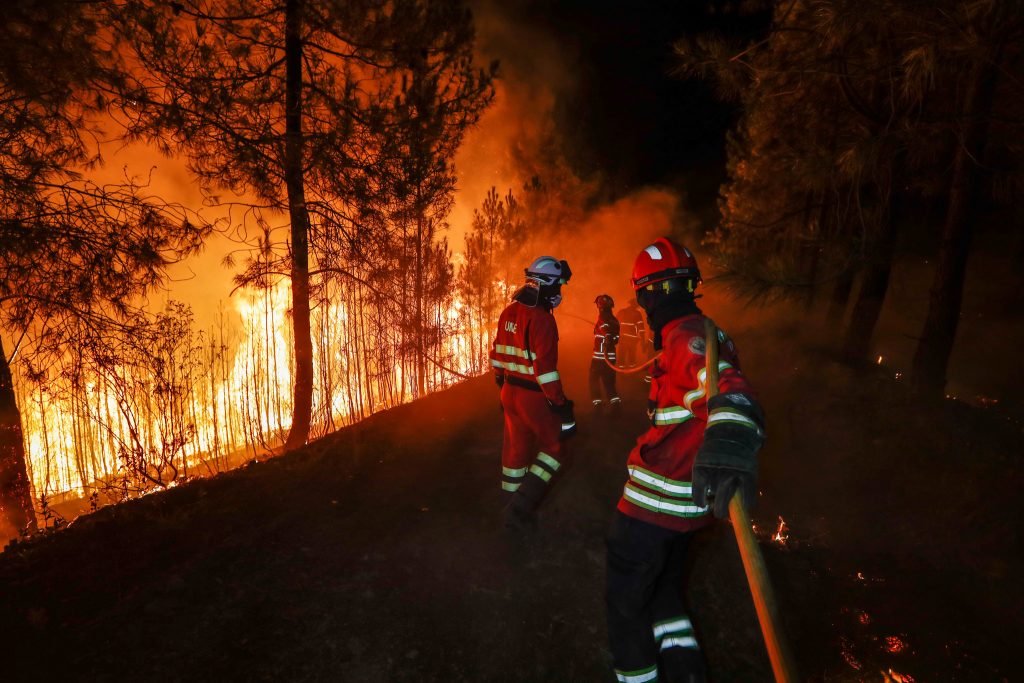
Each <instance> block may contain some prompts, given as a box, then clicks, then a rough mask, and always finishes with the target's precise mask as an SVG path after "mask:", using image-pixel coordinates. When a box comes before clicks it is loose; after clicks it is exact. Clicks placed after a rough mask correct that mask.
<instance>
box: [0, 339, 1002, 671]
mask: <svg viewBox="0 0 1024 683" xmlns="http://www.w3.org/2000/svg"><path fill="white" fill-rule="evenodd" d="M734 336H736V335H734ZM738 338H739V339H740V343H741V348H743V349H746V348H748V344H745V343H744V342H745V341H749V342H750V343H749V348H751V349H758V350H755V351H753V352H752V353H747V354H746V358H745V359H746V361H747V368H748V373H749V374H751V375H752V376H753V377H754V378H755V381H757V382H758V385H759V386H760V388H761V390H762V393H763V394H764V397H765V402H766V404H767V407H768V414H769V420H770V422H769V425H770V433H771V436H770V441H769V445H768V446H767V447H766V449H765V453H764V456H763V463H764V466H763V476H762V489H763V491H764V497H763V498H762V501H761V505H760V507H759V509H758V513H757V521H758V523H759V524H760V525H761V526H762V528H763V529H765V528H767V527H769V526H772V527H774V523H775V520H776V518H777V516H778V515H779V514H782V515H784V516H785V517H786V519H787V521H788V522H789V523H790V525H791V526H792V527H793V537H791V541H790V544H789V547H787V548H780V547H777V546H775V545H771V544H769V545H767V546H766V548H765V550H766V552H767V555H768V563H769V568H770V570H771V571H772V573H773V575H774V576H775V579H776V582H777V585H778V588H779V592H780V600H781V602H782V603H783V606H784V608H785V609H786V613H787V628H788V629H789V631H790V633H791V634H792V635H793V639H794V648H795V649H796V651H797V653H798V656H799V659H800V662H801V668H802V670H803V671H804V672H805V674H806V675H807V677H808V679H809V680H829V681H856V680H881V673H880V672H881V671H882V670H885V669H889V668H892V669H893V670H894V671H902V673H904V674H912V675H914V676H916V680H918V681H925V680H929V681H930V680H1001V679H1002V678H1003V677H1007V678H1009V677H1010V675H1011V668H1010V667H1011V666H1012V664H1011V663H1010V658H1009V656H1008V655H1006V654H1005V653H1004V654H1003V655H1000V653H1001V652H1002V651H1003V650H1002V648H1003V647H1004V646H1005V644H1007V643H1012V642H1015V641H1014V640H1013V639H1012V638H1013V637H1014V633H1013V630H1012V629H1013V628H1014V626H1015V622H1014V620H1013V615H1014V613H1015V611H1014V610H1015V609H1016V608H1017V607H1019V604H1020V603H1019V602H1017V603H1013V600H1017V599H1019V593H1017V594H1014V593H1012V592H1011V591H1009V589H1008V586H1009V585H1010V584H1011V583H1012V582H1011V581H1010V579H1011V578H1012V576H1014V574H1013V572H1014V571H1015V569H1016V567H1017V565H1015V564H1014V563H1013V562H1014V560H1013V555H1012V554H1011V553H1010V552H1009V550H1008V549H1007V548H1005V547H1003V548H1000V547H998V546H997V545H993V540H992V539H991V538H990V537H989V534H988V533H979V534H977V538H973V539H972V540H971V542H970V543H969V544H967V545H968V546H969V547H967V548H963V549H962V552H961V551H958V552H957V553H956V555H955V557H951V556H950V553H949V548H959V547H961V546H962V545H964V544H963V543H962V542H958V541H957V539H956V538H954V537H950V534H955V533H959V530H958V529H950V528H948V525H949V522H948V515H945V514H942V513H939V514H935V513H934V512H933V511H934V507H935V505H934V503H935V499H934V496H932V497H929V496H928V495H926V493H927V491H928V490H929V489H930V488H933V487H934V486H935V485H937V483H938V482H941V481H942V480H943V478H944V477H947V476H950V472H952V471H959V470H958V468H959V464H958V463H957V461H956V460H955V459H954V454H953V453H950V454H949V458H950V461H949V462H948V463H947V465H945V466H943V467H932V468H931V469H930V470H928V472H929V474H928V476H927V477H921V476H920V475H919V474H917V473H916V470H914V469H913V468H912V467H911V464H912V463H913V462H914V461H915V458H916V459H918V460H920V459H927V458H931V459H935V457H936V453H935V452H934V447H935V442H937V441H941V440H942V438H945V439H946V440H947V441H950V439H954V441H952V442H951V443H955V439H956V438H960V437H961V436H962V435H957V434H954V435H952V436H950V435H949V434H945V435H933V436H932V437H930V439H931V440H930V441H928V442H927V443H924V444H922V449H921V455H920V456H915V458H909V459H904V460H905V462H904V464H903V465H902V466H901V467H900V468H895V469H892V471H891V472H890V475H891V479H890V480H886V481H884V482H883V483H881V484H878V482H879V481H881V480H880V479H874V478H873V477H874V476H875V475H879V476H881V474H882V473H883V472H884V471H885V465H886V463H887V462H890V460H889V458H890V457H891V454H892V453H893V452H895V451H897V450H899V449H900V448H903V447H904V446H905V443H904V442H903V441H902V440H903V439H909V438H912V436H913V435H917V436H918V437H919V436H920V434H922V433H923V430H925V429H931V428H932V427H933V426H934V424H935V422H934V421H928V420H927V419H925V418H924V417H922V418H921V419H922V420H923V421H924V425H923V426H921V425H918V426H916V427H915V428H914V429H911V430H910V431H909V432H908V434H909V435H910V436H908V435H907V434H903V433H902V432H900V431H899V424H900V423H899V422H898V421H897V420H895V417H894V419H893V420H892V423H891V424H887V425H884V429H885V430H887V431H882V432H881V436H878V433H879V432H878V430H877V429H872V430H864V429H859V428H858V425H860V424H862V423H863V422H864V421H871V420H874V421H875V422H877V421H878V419H879V416H878V415H879V413H880V412H881V413H885V414H888V413H892V415H893V416H895V415H896V414H897V410H896V409H895V408H893V405H896V406H897V407H898V406H899V405H903V404H900V401H902V400H903V399H901V398H899V397H896V398H892V399H890V400H891V401H895V402H896V403H895V404H885V405H881V404H878V402H877V401H874V399H873V398H872V397H874V396H877V394H878V392H882V393H884V391H883V387H881V385H880V384H879V386H875V385H873V384H872V382H875V383H880V382H882V380H880V379H877V378H876V379H872V380H869V381H862V380H861V378H858V377H857V376H855V375H853V374H852V373H850V372H849V371H846V370H844V369H842V368H840V367H839V366H835V365H834V364H831V365H830V364H829V363H828V362H827V361H826V360H822V359H819V361H820V367H816V368H815V369H813V370H810V369H809V368H805V369H803V370H801V369H800V367H799V366H800V365H801V364H803V365H806V364H807V363H806V362H805V361H806V356H805V355H802V354H801V353H800V352H798V350H797V349H796V348H795V347H794V348H791V349H788V350H787V349H785V348H782V349H780V348H779V347H778V346H777V345H770V344H769V343H767V342H768V341H770V338H762V339H757V338H754V337H753V336H751V338H750V339H749V340H744V339H743V337H742V336H739V337H738ZM569 346H571V347H572V348H574V349H575V350H576V351H577V352H578V353H572V354H568V353H564V354H563V356H570V355H571V358H570V359H569V360H567V361H564V362H563V366H564V367H563V372H564V373H565V374H566V375H567V385H568V386H569V387H570V389H571V393H572V395H573V396H574V397H575V398H576V399H577V400H578V402H579V405H581V406H584V405H585V404H586V397H585V391H584V388H585V386H586V385H585V376H584V370H585V366H584V364H583V363H584V362H585V359H586V355H585V352H583V351H581V348H582V347H580V345H579V344H578V343H576V342H570V343H569ZM574 358H575V359H579V360H577V361H574V360H573V359H574ZM790 366H793V367H794V368H795V369H793V370H789V367H790ZM821 368H831V369H828V370H822V369H821ZM815 379H818V380H819V388H818V389H814V390H813V391H808V390H807V389H802V390H801V391H800V392H796V389H795V388H796V387H806V386H808V385H809V383H810V382H813V381H814V380H815ZM622 387H623V389H624V394H625V396H626V408H627V410H626V411H625V413H626V414H625V416H624V417H622V418H620V419H618V420H612V419H609V418H608V417H606V416H603V415H595V414H593V413H591V412H589V411H588V410H583V411H581V415H580V435H579V436H578V437H577V438H576V439H575V440H574V441H573V442H572V449H573V453H574V463H573V465H572V467H571V469H570V470H569V471H568V473H567V475H566V476H565V478H564V480H563V481H562V482H561V483H560V484H559V486H558V487H557V488H556V490H555V494H554V495H553V496H552V497H551V499H550V500H549V501H548V502H547V504H546V507H545V510H544V513H543V518H542V527H541V531H540V533H539V534H538V535H537V537H536V538H535V539H533V540H532V541H530V542H529V543H520V542H515V541H510V540H509V539H508V538H507V537H506V536H505V535H504V534H503V533H502V530H501V526H500V517H499V513H498V501H499V493H498V471H499V461H498V454H499V448H500V438H501V415H500V411H499V407H498V403H497V397H496V391H495V388H494V386H493V383H492V382H491V381H490V380H489V379H487V378H483V379H479V380H473V381H470V382H466V383H464V384H462V385H460V386H457V387H455V388H453V389H451V390H449V391H446V392H442V393H440V394H437V395H434V396H431V397H428V398H426V399H424V400H422V401H417V402H416V403H414V404H410V405H407V406H402V407H400V408H397V409H395V410H392V411H388V412H387V413H384V414H380V415H377V416H375V417H373V418H372V419H370V420H367V421H366V422H364V423H362V424H360V425H358V426H356V427H354V428H351V429H347V430H344V431H343V432H340V433H338V434H336V435H333V436H331V437H328V438H325V439H322V440H320V441H318V442H316V443H314V444H311V445H310V446H309V447H307V448H306V449H304V450H303V451H302V452H299V453H295V454H292V455H289V456H286V457H282V458H278V459H276V460H273V461H268V462H265V463H261V464H258V465H254V466H251V467H248V468H245V469H242V470H239V471H236V472H233V473H229V474H227V475H222V476H220V477H217V478H215V479H212V480H204V481H198V482H194V483H191V484H189V485H186V486H182V487H179V488H176V489H173V490H170V491H168V492H166V493H163V494H159V495H152V496H148V497H146V498H144V499H142V500H138V501H134V502H132V503H129V504H126V505H122V506H119V507H116V508H106V509H104V510H101V511H100V512H98V513H97V514H94V515H91V516H90V517H88V518H83V519H82V520H80V521H79V522H77V523H76V524H74V525H73V526H72V527H71V528H70V529H68V530H66V531H64V532H61V533H57V534H54V535H52V536H50V537H48V538H43V539H40V540H38V541H36V542H33V543H31V544H28V545H24V546H22V547H20V548H17V549H14V550H11V551H8V552H6V553H4V554H3V555H2V556H0V631H2V632H3V633H4V634H5V636H6V643H5V645H6V646H7V647H9V648H10V650H9V652H12V653H14V659H13V661H14V666H15V671H14V676H13V677H12V678H8V677H7V676H6V675H5V676H3V678H4V680H59V679H61V678H64V679H66V680H87V681H108V680H109V681H122V680H145V681H176V680H189V681H195V680H211V681H212V680H218V681H220V680H273V681H279V680H289V681H291V680H308V681H319V680H324V681H327V680H330V681H353V682H374V681H467V682H469V681H524V682H525V681H611V680H613V677H612V676H611V674H610V673H609V664H608V655H607V652H606V644H605V640H606V636H605V626H604V614H603V599H602V592H603V588H602V584H603V574H604V569H603V562H604V548H603V533H604V528H605V526H606V524H607V520H608V516H609V514H610V512H611V510H612V508H613V507H614V504H615V501H616V499H617V497H618V494H619V491H620V490H621V485H622V481H623V479H624V476H625V475H624V471H623V462H624V458H625V455H626V452H627V450H628V448H629V446H630V444H631V442H632V439H633V437H634V436H635V434H637V433H639V432H640V431H641V430H642V429H643V428H644V417H643V398H644V393H645V390H646V385H644V384H643V383H642V382H640V381H639V379H637V378H633V379H630V380H628V381H624V382H623V384H622ZM794 392H796V393H797V395H798V398H795V397H794ZM798 399H799V400H798ZM808 399H811V400H808ZM904 407H905V406H904ZM940 417H941V416H940ZM974 419H975V420H976V423H977V424H975V425H974V427H977V428H980V427H986V426H987V425H989V421H987V420H988V417H987V416H984V415H982V416H975V418H974ZM964 429H967V430H968V433H970V434H974V433H975V429H974V428H971V429H968V427H964ZM1015 435H1018V436H1019V432H1014V431H1013V427H1012V426H1011V427H1008V428H1007V430H1004V432H1000V433H998V434H997V435H996V437H993V439H991V440H990V441H991V443H990V444H988V445H979V446H977V448H976V452H975V462H976V465H977V467H976V468H975V469H974V470H972V471H974V472H975V473H977V474H979V476H980V475H988V474H992V473H993V472H997V471H1001V472H1003V473H1004V475H1006V473H1007V472H1009V473H1010V474H1009V475H1007V476H1004V480H1005V486H1007V487H1011V486H1014V485H1016V483H1019V482H1020V472H1019V467H1016V468H1012V467H1011V468H1009V469H1007V467H1006V464H1005V463H1002V464H1000V462H994V461H992V457H994V456H991V455H990V453H989V451H990V450H992V451H994V450H998V449H999V448H1001V447H1002V444H1004V443H1005V442H1006V440H1007V439H1008V440H1010V442H1011V443H1012V440H1013V439H1014V438H1015ZM913 438H917V437H913ZM823 444H825V445H826V446H827V447H823ZM929 449H932V450H929ZM951 450H955V449H952V447H951ZM939 455H944V454H941V453H940V454H939ZM855 457H857V458H860V459H861V460H862V462H858V463H855V462H853V461H854V458H855ZM908 462H909V463H910V464H908ZM1000 468H1002V469H1000ZM915 476H916V478H915ZM906 481H911V482H914V483H912V484H909V485H908V484H906V483H905V482H906ZM871 482H874V483H875V484H877V487H876V488H875V489H874V490H872V491H871V492H870V495H862V493H861V491H862V489H863V488H864V487H865V486H868V485H870V484H871ZM901 482H902V483H901ZM1015 482H1016V483H1015ZM946 499H947V500H951V501H952V502H953V503H954V504H959V503H960V501H958V500H957V499H956V495H955V492H950V493H949V494H948V495H947V498H946ZM974 514H975V518H974V519H972V520H969V521H966V522H964V524H965V525H967V524H973V525H978V524H989V523H990V522H991V520H993V519H995V518H996V517H997V515H995V514H994V513H993V514H991V515H988V514H987V513H986V512H985V510H984V508H982V509H981V510H980V511H976V512H975V513H974ZM1018 519H1019V517H1018ZM879 525H881V526H882V527H884V531H880V526H879ZM943 525H945V526H943ZM943 529H945V530H943ZM999 531H1000V530H998V529H996V530H992V533H993V534H995V533H998V532H999ZM922 534H932V536H933V537H932V538H930V540H929V542H928V543H925V542H923V541H922V540H921V535H922ZM936 534H940V536H941V537H938V538H935V537H934V536H935V535H936ZM695 557H696V560H695V562H694V564H693V567H692V578H693V580H692V582H691V586H690V590H689V595H690V600H691V603H692V607H693V611H694V616H695V621H696V622H697V623H698V624H699V628H700V635H701V638H702V642H703V644H704V648H705V651H706V653H707V656H708V658H709V660H710V662H711V665H712V667H713V670H714V672H715V674H716V680H718V681H764V680H769V679H770V674H769V669H768V665H767V660H766V658H765V656H764V655H763V651H762V647H761V645H760V641H759V636H758V633H757V627H756V622H755V620H754V615H753V610H752V608H751V607H750V603H749V597H748V594H747V592H746V587H745V584H744V581H743V576H742V569H741V568H740V565H739V562H738V560H737V558H736V551H735V547H734V544H733V541H732V539H731V530H730V529H728V527H727V526H724V525H723V526H719V527H718V528H717V529H716V530H715V531H713V532H712V533H709V534H707V535H706V536H705V537H704V538H703V539H701V542H700V544H699V547H698V549H697V553H696V556H695ZM941 558H946V560H945V561H943V560H942V559H941ZM969 558H973V559H969ZM972 563H973V564H972ZM858 573H859V574H860V575H861V576H860V578H858V576H857V575H858ZM954 586H955V587H954ZM986 586H987V587H986ZM981 591H988V594H985V595H983V594H982V593H981ZM969 598H970V599H974V603H973V606H972V605H971V602H970V600H969ZM1000 603H1001V604H1002V607H1001V608H997V607H993V605H997V604H1000ZM993 610H995V611H993ZM1016 627H1018V628H1019V622H1016ZM891 638H896V639H897V640H896V641H893V640H890V639H891ZM1016 642H1019V641H1016ZM7 661H8V662H11V658H10V657H8V658H7ZM942 672H956V675H951V676H950V677H948V678H946V677H944V676H942V675H941V674H942Z"/></svg>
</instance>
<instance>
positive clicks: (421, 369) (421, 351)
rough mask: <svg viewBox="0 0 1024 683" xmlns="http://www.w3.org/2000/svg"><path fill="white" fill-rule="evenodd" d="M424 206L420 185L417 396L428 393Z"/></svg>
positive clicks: (417, 249)
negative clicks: (424, 296)
mask: <svg viewBox="0 0 1024 683" xmlns="http://www.w3.org/2000/svg"><path fill="white" fill-rule="evenodd" d="M423 220H424V216H423V207H422V200H421V199H420V190H419V187H417V188H416V282H415V284H414V285H413V289H414V296H415V298H416V322H415V325H414V326H413V329H414V330H415V333H416V398H422V397H423V395H424V394H425V393H426V374H427V367H426V358H425V356H426V348H425V344H424V339H423V292H424V282H423V258H424V251H425V248H424V246H423V238H424V229H423Z"/></svg>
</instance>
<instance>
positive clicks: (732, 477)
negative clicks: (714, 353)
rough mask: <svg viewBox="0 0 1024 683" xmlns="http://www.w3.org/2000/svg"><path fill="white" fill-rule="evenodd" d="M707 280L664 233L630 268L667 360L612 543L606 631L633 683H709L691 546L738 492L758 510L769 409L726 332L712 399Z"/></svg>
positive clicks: (659, 368)
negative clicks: (689, 590)
mask: <svg viewBox="0 0 1024 683" xmlns="http://www.w3.org/2000/svg"><path fill="white" fill-rule="evenodd" d="M699 282H700V272H699V271H698V269H697V262H696V260H695V259H694V257H693V254H691V253H690V251H689V250H688V249H686V248H685V247H682V246H680V245H678V244H675V243H674V242H672V241H670V240H669V239H667V238H664V237H662V238H659V239H658V240H657V241H656V242H655V243H654V244H652V245H650V246H648V247H647V248H646V249H644V250H643V251H642V252H640V254H639V256H637V259H636V262H635V264H634V267H633V277H632V283H633V288H634V290H635V291H636V298H637V302H638V303H639V304H640V306H641V307H642V308H643V309H644V311H645V312H646V315H647V321H648V323H649V325H650V329H651V330H652V331H653V333H654V347H655V349H657V350H660V351H661V356H660V358H659V359H658V360H657V361H656V362H655V364H654V366H653V368H652V371H651V376H652V381H651V391H650V398H649V401H648V417H649V418H650V421H651V427H650V428H649V429H648V430H647V431H646V432H645V433H644V434H643V435H642V436H641V437H640V438H639V439H637V443H636V446H635V447H634V448H633V450H632V451H631V452H630V454H629V458H628V460H627V470H628V473H629V479H628V481H627V483H626V485H625V488H624V490H623V494H622V498H621V499H620V500H619V504H618V508H617V510H616V511H615V513H614V518H613V520H612V524H611V528H610V530H609V535H608V539H607V550H608V552H607V592H606V603H607V610H608V635H609V639H610V643H611V651H612V656H613V660H614V668H615V675H616V677H617V679H618V680H619V681H628V682H629V683H644V682H647V681H661V682H662V683H664V682H665V681H686V682H687V683H698V682H700V681H704V680H705V679H704V660H703V657H702V656H701V653H700V650H699V647H698V643H697V640H696V636H695V634H694V630H693V626H692V624H691V623H690V619H689V617H688V616H687V614H686V611H685V609H684V606H683V601H682V595H681V592H682V575H683V562H684V558H685V556H686V552H687V547H688V545H689V544H690V539H691V538H692V536H693V534H694V532H695V531H696V530H698V529H700V528H701V527H704V526H706V525H707V524H709V523H711V521H712V518H711V513H713V514H714V516H715V517H717V518H723V517H726V516H727V515H728V503H729V499H730V498H731V497H732V495H733V493H734V492H735V491H737V490H740V491H741V492H742V495H743V498H744V500H745V502H746V504H747V505H752V504H753V503H754V494H755V490H756V489H755V484H756V479H757V458H756V455H757V451H758V449H759V448H760V446H761V442H762V441H763V439H764V427H763V425H764V418H763V413H762V411H761V407H760V405H759V404H758V401H757V398H756V397H755V395H754V393H753V391H752V389H751V387H750V384H749V383H748V382H747V380H746V378H745V377H744V376H743V374H742V373H741V372H740V367H739V359H738V357H737V351H736V347H735V345H734V344H733V342H732V341H731V340H729V338H728V337H727V336H726V335H725V334H724V333H723V332H721V331H719V332H718V340H719V342H720V351H719V353H720V356H719V364H718V369H719V379H718V392H719V393H718V395H717V396H715V397H714V398H712V399H711V400H710V401H709V400H708V399H707V393H706V391H707V390H706V387H705V379H706V369H705V353H706V343H705V332H704V316H703V314H702V313H701V311H700V309H699V308H698V307H697V304H696V302H695V300H694V299H695V297H694V290H695V289H696V286H697V284H698V283H699ZM691 482H692V483H691Z"/></svg>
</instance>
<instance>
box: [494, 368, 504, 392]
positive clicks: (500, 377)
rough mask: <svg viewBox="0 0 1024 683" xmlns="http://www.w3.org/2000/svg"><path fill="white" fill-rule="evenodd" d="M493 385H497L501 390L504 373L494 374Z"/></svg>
mask: <svg viewBox="0 0 1024 683" xmlns="http://www.w3.org/2000/svg"><path fill="white" fill-rule="evenodd" d="M494 383H495V384H497V385H498V388H499V389H501V388H502V387H503V386H505V373H504V372H500V373H499V372H496V373H494Z"/></svg>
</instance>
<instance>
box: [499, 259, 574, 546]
mask: <svg viewBox="0 0 1024 683" xmlns="http://www.w3.org/2000/svg"><path fill="white" fill-rule="evenodd" d="M571 276H572V271H571V270H570V269H569V264H568V263H566V262H565V261H561V260H558V259H555V258H552V257H551V256H541V257H540V258H538V259H536V260H534V261H533V263H531V264H530V267H529V268H527V269H526V284H525V285H524V286H523V287H521V288H520V289H519V290H518V291H517V292H516V293H515V295H514V296H513V297H512V303H510V304H509V305H508V306H507V307H506V308H505V310H504V311H502V312H501V315H500V316H499V318H498V331H497V334H496V335H495V337H494V345H493V347H492V349H491V354H490V355H491V366H492V368H493V369H494V377H495V380H496V381H497V383H498V387H499V388H500V389H501V404H502V407H503V408H504V412H505V436H504V444H503V447H502V452H501V488H502V490H503V491H504V492H505V493H506V496H507V498H508V500H507V503H506V505H505V525H506V526H507V527H510V528H513V529H519V530H527V529H530V528H532V527H533V526H534V524H535V511H536V509H537V507H538V505H539V504H540V502H541V499H542V498H543V497H544V494H545V492H546V491H547V489H548V488H549V487H550V486H551V483H552V480H553V478H554V477H555V476H556V475H557V474H559V472H560V470H561V469H562V466H563V464H564V462H565V448H564V445H563V444H562V440H563V439H565V438H567V437H568V436H571V435H572V434H573V433H575V431H576V419H575V417H574V415H573V402H572V401H570V400H569V399H567V398H566V397H565V393H564V392H563V390H562V380H561V377H560V376H559V374H558V367H557V366H558V325H557V324H556V323H555V317H554V316H553V315H552V314H551V311H552V310H553V309H554V308H555V307H556V306H558V304H559V303H561V301H562V285H564V284H566V283H567V282H568V281H569V278H570V277H571Z"/></svg>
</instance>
